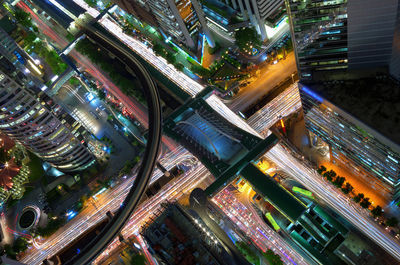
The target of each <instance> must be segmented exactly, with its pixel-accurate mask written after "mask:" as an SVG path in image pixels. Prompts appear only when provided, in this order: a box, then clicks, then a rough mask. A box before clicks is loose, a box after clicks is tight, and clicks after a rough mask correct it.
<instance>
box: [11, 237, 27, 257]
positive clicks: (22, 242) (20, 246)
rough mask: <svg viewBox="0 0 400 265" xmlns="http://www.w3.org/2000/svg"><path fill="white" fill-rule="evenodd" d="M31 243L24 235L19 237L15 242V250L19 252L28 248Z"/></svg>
mask: <svg viewBox="0 0 400 265" xmlns="http://www.w3.org/2000/svg"><path fill="white" fill-rule="evenodd" d="M28 246H29V243H28V241H27V240H26V239H25V238H24V237H18V238H17V239H16V240H15V241H14V244H13V247H12V249H13V251H14V252H15V253H16V254H19V253H21V252H23V251H25V250H27V249H28Z"/></svg>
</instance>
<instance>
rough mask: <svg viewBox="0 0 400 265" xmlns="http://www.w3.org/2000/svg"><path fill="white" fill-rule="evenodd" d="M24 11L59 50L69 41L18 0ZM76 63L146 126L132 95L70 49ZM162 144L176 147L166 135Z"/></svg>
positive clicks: (144, 113)
mask: <svg viewBox="0 0 400 265" xmlns="http://www.w3.org/2000/svg"><path fill="white" fill-rule="evenodd" d="M17 6H18V7H20V8H21V9H22V10H24V11H25V12H28V13H29V14H30V15H31V17H32V19H33V20H34V21H35V22H36V24H37V25H38V28H39V29H40V31H41V32H42V33H43V34H45V35H46V36H47V37H48V38H49V39H51V40H52V41H53V42H54V43H56V44H57V45H58V46H59V48H60V50H62V49H63V48H64V47H66V46H67V45H68V44H69V42H68V41H67V40H66V38H65V37H64V36H62V35H60V34H58V33H56V32H55V31H54V30H53V29H52V28H51V27H50V26H49V25H47V24H46V22H44V21H43V19H42V17H39V16H38V15H36V14H35V13H34V12H33V11H32V10H31V9H30V8H29V7H28V6H27V5H26V4H25V3H23V2H22V1H20V2H19V3H18V4H17ZM69 56H71V57H72V58H73V59H74V60H75V61H76V62H77V63H78V66H80V67H81V68H82V70H85V71H87V72H88V73H89V74H91V75H92V76H93V77H95V78H96V79H97V80H98V81H99V82H100V83H101V84H103V85H104V87H105V89H106V90H107V91H108V92H109V93H111V94H112V95H113V96H114V97H116V98H117V99H118V100H119V101H120V102H121V103H122V104H123V106H124V107H126V108H127V110H128V112H130V113H131V114H132V115H133V116H134V117H135V118H136V119H137V120H138V121H139V122H140V123H141V124H143V126H144V127H146V128H148V125H149V121H148V116H147V109H146V107H145V106H143V105H142V104H141V103H140V102H138V101H137V100H135V99H134V98H132V97H128V96H126V95H125V94H124V93H123V92H122V91H121V89H120V88H119V87H117V86H116V85H115V84H114V83H113V82H112V81H110V79H109V78H108V77H107V76H106V75H105V74H104V73H103V72H102V71H101V70H99V68H98V67H97V66H96V65H94V64H93V63H92V62H91V61H90V60H89V59H88V58H87V57H86V56H84V55H82V54H80V53H79V52H77V51H76V50H72V51H71V52H70V53H69ZM162 141H163V144H164V146H167V147H168V148H169V150H174V149H175V148H176V146H177V145H176V144H175V143H174V142H173V141H172V140H171V139H169V138H168V137H165V136H164V137H163V139H162Z"/></svg>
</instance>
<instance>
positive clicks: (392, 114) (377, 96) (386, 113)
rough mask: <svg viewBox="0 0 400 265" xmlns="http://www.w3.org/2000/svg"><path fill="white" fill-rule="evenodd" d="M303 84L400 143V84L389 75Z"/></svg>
mask: <svg viewBox="0 0 400 265" xmlns="http://www.w3.org/2000/svg"><path fill="white" fill-rule="evenodd" d="M304 85H305V86H306V87H309V88H311V89H312V90H313V91H314V92H315V93H316V94H317V95H316V96H321V97H322V98H324V99H326V100H328V101H329V102H331V103H332V104H334V105H336V106H338V107H339V108H341V109H343V110H345V111H346V112H347V113H349V114H351V115H353V116H354V117H356V118H357V119H358V120H360V121H362V122H363V123H365V124H366V125H368V126H369V127H371V128H373V129H374V130H376V131H378V132H379V133H381V134H382V135H384V136H385V137H387V138H389V139H391V140H392V141H393V142H395V143H397V144H400V105H399V102H400V83H399V82H398V81H396V80H394V79H393V78H391V77H389V76H387V75H376V76H374V77H365V78H360V79H352V80H334V81H325V82H318V83H307V82H305V83H304Z"/></svg>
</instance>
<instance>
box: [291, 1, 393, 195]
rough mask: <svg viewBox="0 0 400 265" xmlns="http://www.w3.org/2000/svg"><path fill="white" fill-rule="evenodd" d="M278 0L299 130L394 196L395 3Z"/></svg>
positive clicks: (379, 190) (377, 189) (382, 192)
mask: <svg viewBox="0 0 400 265" xmlns="http://www.w3.org/2000/svg"><path fill="white" fill-rule="evenodd" d="M285 1H286V6H287V10H288V15H289V20H290V24H291V31H292V32H291V33H292V39H293V43H294V48H295V52H296V60H297V67H298V70H299V73H300V84H299V89H300V95H301V101H302V105H303V111H304V116H305V123H306V128H307V129H308V130H309V132H311V134H313V135H314V136H317V137H319V138H320V139H322V140H323V141H324V142H325V143H327V144H328V145H329V147H330V157H331V160H332V162H335V163H339V164H341V165H342V166H344V167H347V169H349V170H350V171H352V172H353V173H354V174H355V175H356V176H358V177H359V178H360V179H361V180H362V181H363V182H367V183H369V186H370V187H371V189H373V190H374V192H375V193H376V194H379V195H380V196H381V197H385V198H395V199H397V198H399V188H400V165H399V163H400V147H399V142H400V140H399V137H397V135H398V133H399V132H398V126H397V122H396V120H395V117H396V116H397V117H398V115H399V112H398V111H397V109H396V108H395V105H396V101H398V100H400V99H399V96H398V95H397V92H396V91H397V90H398V82H397V81H396V80H395V79H396V78H398V77H399V76H400V72H399V69H400V67H399V62H400V58H399V55H400V52H399V49H400V45H399V44H400V38H399V37H398V36H400V34H399V29H400V28H399V14H400V13H399V10H400V9H399V8H400V3H399V1H398V0H384V1H383V2H377V1H373V0H366V1H361V0H352V1H347V0H334V1H322V2H321V1H315V0H305V1H298V0H285ZM393 77H394V79H393Z"/></svg>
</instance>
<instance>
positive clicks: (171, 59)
mask: <svg viewBox="0 0 400 265" xmlns="http://www.w3.org/2000/svg"><path fill="white" fill-rule="evenodd" d="M165 59H166V60H167V62H168V63H170V64H174V63H175V62H176V57H175V55H174V54H172V53H170V52H169V53H167V54H166V56H165Z"/></svg>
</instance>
